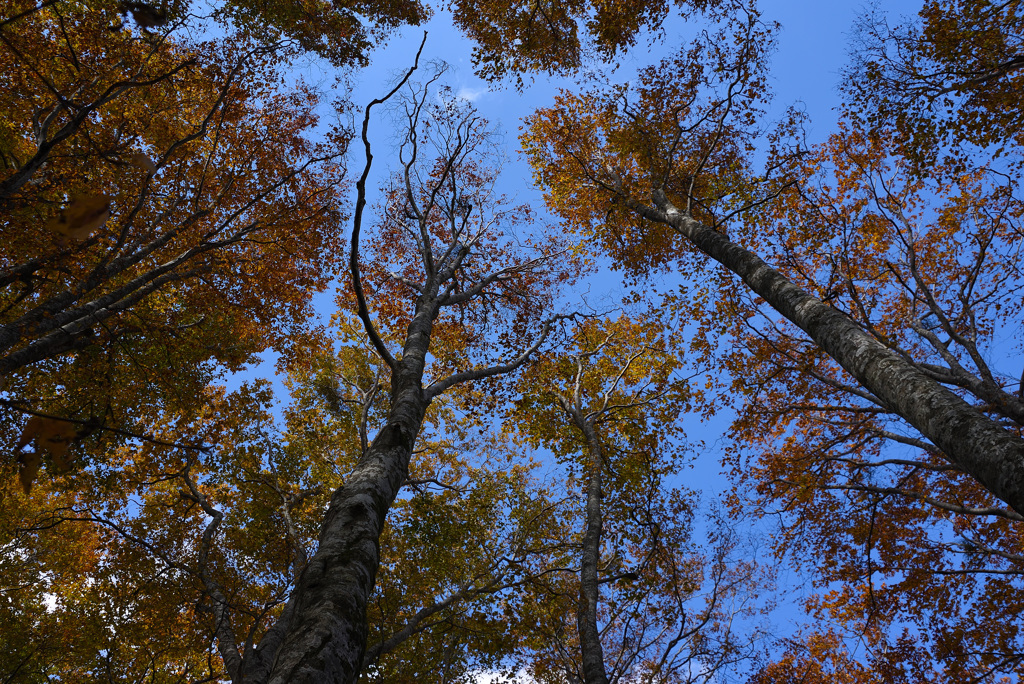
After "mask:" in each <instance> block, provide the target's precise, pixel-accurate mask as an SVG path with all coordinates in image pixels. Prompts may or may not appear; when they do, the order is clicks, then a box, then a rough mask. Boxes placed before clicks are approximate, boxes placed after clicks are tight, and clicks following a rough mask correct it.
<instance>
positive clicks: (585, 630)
mask: <svg viewBox="0 0 1024 684" xmlns="http://www.w3.org/2000/svg"><path fill="white" fill-rule="evenodd" d="M573 419H574V420H575V421H576V425H577V426H578V427H579V428H580V430H582V431H583V434H584V436H585V437H586V440H587V452H588V455H589V456H590V458H589V463H588V468H587V469H588V471H589V472H588V475H587V523H586V530H585V531H584V533H583V553H582V554H581V558H580V598H579V604H578V606H577V608H576V628H577V630H578V631H579V637H580V651H581V655H582V658H583V680H584V681H585V682H586V684H608V675H607V674H606V673H605V669H604V649H603V648H602V647H601V633H600V631H599V630H598V628H597V600H598V590H599V587H600V585H599V583H598V577H597V570H598V566H599V565H600V562H601V525H602V518H601V515H602V514H601V497H602V493H601V472H602V470H603V469H604V458H603V454H602V451H601V443H600V441H599V440H598V438H597V432H596V430H595V429H594V426H593V425H592V424H591V423H590V422H589V421H587V420H586V419H585V418H583V416H580V415H579V414H575V415H573Z"/></svg>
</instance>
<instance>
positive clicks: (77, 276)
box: [0, 8, 347, 488]
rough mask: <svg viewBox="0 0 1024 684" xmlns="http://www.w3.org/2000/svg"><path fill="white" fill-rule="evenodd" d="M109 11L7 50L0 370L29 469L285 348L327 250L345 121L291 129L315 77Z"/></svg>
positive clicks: (52, 20) (23, 38)
mask: <svg viewBox="0 0 1024 684" xmlns="http://www.w3.org/2000/svg"><path fill="white" fill-rule="evenodd" d="M104 19H105V17H104V16H103V15H102V14H99V13H91V12H89V11H87V10H85V9H73V10H72V9H64V8H61V9H60V11H59V12H58V10H57V9H52V10H47V11H46V12H39V13H36V14H33V15H31V16H28V17H25V18H22V19H21V20H19V22H18V24H16V25H17V26H19V27H20V30H19V31H18V32H17V33H16V35H11V37H9V38H7V39H6V42H5V43H4V45H5V46H6V47H7V48H8V49H7V50H5V51H3V52H2V59H4V68H5V69H6V71H7V73H9V74H11V75H12V80H11V81H8V83H10V84H11V86H10V87H11V88H12V89H13V88H16V91H15V90H9V91H8V92H7V94H8V97H5V98H3V105H2V106H3V107H4V117H3V118H4V121H5V124H4V125H5V126H7V134H6V136H5V137H4V138H3V143H0V146H2V148H3V152H2V155H3V157H4V161H3V164H4V165H5V166H6V169H5V170H4V174H3V180H2V181H0V182H2V183H4V186H3V187H4V199H3V200H2V201H3V207H4V211H5V213H4V217H5V221H6V228H5V240H4V243H3V245H2V248H0V249H2V260H3V261H2V267H0V268H2V275H0V286H2V295H0V296H2V302H3V304H2V313H0V349H2V351H0V354H2V356H0V373H2V375H3V376H4V386H5V391H6V393H7V398H6V399H5V400H4V407H5V409H4V413H5V416H6V418H7V419H6V420H5V424H4V429H5V431H6V434H5V437H6V438H7V439H8V443H9V444H11V445H17V446H16V447H15V450H22V456H21V461H22V463H21V465H22V477H23V480H24V483H25V487H26V488H27V487H29V486H31V483H32V481H33V480H34V477H35V475H34V473H35V470H36V469H37V468H38V467H39V465H40V462H41V460H43V457H44V456H47V455H49V456H50V457H57V458H55V459H54V460H55V461H58V462H57V463H56V465H57V466H58V467H64V466H65V465H66V463H63V461H65V460H66V459H65V458H64V457H63V456H59V457H58V451H64V452H66V451H67V449H68V448H69V447H70V446H71V444H72V443H77V442H79V441H80V440H81V439H83V438H86V437H87V436H88V435H90V434H93V435H96V436H95V437H90V439H100V440H102V439H113V438H114V436H115V435H117V434H121V433H127V434H129V435H132V434H143V433H145V432H146V429H147V427H146V425H145V423H143V422H139V421H138V420H137V419H138V418H140V417H141V414H142V413H144V414H146V415H148V416H152V415H153V412H154V411H158V410H160V409H161V408H162V409H167V410H171V411H172V412H173V411H174V410H175V405H179V406H181V405H183V404H185V403H188V402H194V401H195V399H196V397H197V396H202V394H203V391H204V389H203V388H204V387H205V386H206V385H207V384H208V383H209V382H210V380H211V379H212V378H213V377H214V375H215V374H216V373H217V366H218V365H219V367H220V368H221V369H223V368H228V369H237V368H239V367H240V366H241V365H242V364H243V363H245V362H246V361H248V360H249V359H250V358H251V357H252V355H253V354H254V353H256V352H258V351H262V350H263V349H265V348H267V347H274V348H276V349H279V350H284V349H285V348H286V346H287V345H288V344H290V343H291V340H293V339H295V338H296V336H297V335H298V334H299V333H300V332H301V330H302V328H304V324H305V320H306V318H308V316H309V315H310V307H309V303H310V298H311V295H312V292H313V291H316V290H318V289H322V288H323V287H325V286H326V285H327V283H328V282H329V279H330V278H331V277H332V276H333V274H334V273H335V271H336V265H337V263H338V261H339V257H340V254H339V251H338V237H339V233H340V230H341V222H340V218H341V217H340V215H339V214H338V213H337V210H336V208H335V206H336V203H337V201H338V190H339V185H340V184H341V183H342V174H343V168H342V167H341V166H340V164H339V155H341V154H342V153H343V152H344V149H345V143H346V139H347V135H346V134H345V133H344V132H339V133H338V134H337V135H335V136H333V137H331V138H329V139H328V140H326V141H324V142H322V143H313V142H311V141H310V140H309V139H307V138H306V134H307V133H308V131H309V129H310V127H311V126H313V125H314V123H315V122H316V116H315V114H314V109H315V108H316V107H317V105H318V103H319V94H318V93H317V92H315V91H314V90H312V89H309V88H304V87H302V88H299V89H297V90H295V91H291V92H287V91H282V90H281V89H279V88H278V87H277V86H276V85H275V84H274V78H275V76H274V70H275V65H276V64H277V62H278V61H279V56H278V55H279V52H278V49H277V48H274V47H270V48H265V47H260V46H258V45H253V44H251V43H247V42H245V41H237V40H225V41H224V42H222V43H206V44H176V43H173V42H171V41H170V40H168V39H161V40H160V41H158V42H156V43H152V42H150V41H148V40H146V39H143V38H140V37H138V36H134V35H128V34H123V35H122V34H116V35H113V36H110V37H108V35H109V34H110V33H111V32H110V31H109V30H108V26H107V25H106V23H105V21H104ZM3 30H4V31H5V32H11V29H10V28H9V27H8V28H5V29H3ZM5 35H6V33H5ZM101 40H103V41H104V42H105V43H106V44H108V45H109V50H108V51H107V52H102V51H99V52H98V51H96V50H94V49H93V48H92V46H93V45H95V44H96V43H97V42H99V41H101ZM115 57H116V59H115ZM262 79H269V80H268V81H263V80H262ZM261 83H263V84H262V85H260V84H261ZM15 92H16V96H15V94H14V93H15ZM268 120H273V121H274V126H268V125H266V122H267V121H268ZM144 405H145V406H146V407H147V409H148V410H145V411H142V412H141V413H140V411H139V409H140V408H141V407H142V406H144ZM18 414H21V416H23V417H22V418H21V419H20V421H19V420H18V419H16V418H15V417H14V416H17V415H18ZM28 416H34V418H31V419H30V418H28ZM33 421H34V422H33ZM16 425H20V426H22V427H23V430H22V432H21V438H20V440H19V437H18V436H17V434H13V435H12V434H11V432H10V431H12V430H14V428H15V426H16ZM97 430H99V431H100V432H99V433H97ZM117 431H120V433H118V432H117ZM121 436H122V437H123V436H124V435H123V434H121ZM19 442H20V443H19ZM33 443H34V446H35V448H34V449H33V448H31V444H33ZM23 447H26V448H25V449H23ZM49 447H56V448H49Z"/></svg>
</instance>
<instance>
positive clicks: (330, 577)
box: [232, 72, 571, 682]
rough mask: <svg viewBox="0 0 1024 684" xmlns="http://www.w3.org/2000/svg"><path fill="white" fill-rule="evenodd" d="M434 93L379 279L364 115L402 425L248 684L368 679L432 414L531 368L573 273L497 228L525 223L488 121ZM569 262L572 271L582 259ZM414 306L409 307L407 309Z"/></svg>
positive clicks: (386, 226)
mask: <svg viewBox="0 0 1024 684" xmlns="http://www.w3.org/2000/svg"><path fill="white" fill-rule="evenodd" d="M409 75H411V72H410V74H407V76H406V79H404V80H403V81H402V82H401V83H399V85H398V86H396V87H395V89H393V90H392V91H391V93H389V95H388V96H387V97H385V98H383V100H386V99H388V98H389V97H390V96H391V95H393V94H394V93H396V92H397V91H398V90H399V88H400V87H401V86H402V85H404V83H405V81H406V80H408V77H409ZM429 85H430V84H429V83H428V85H427V86H424V87H423V88H421V89H419V90H416V91H414V94H413V96H412V97H410V98H409V99H408V100H407V101H406V104H405V107H404V111H403V118H404V121H405V122H406V124H407V129H406V135H405V137H404V140H403V144H402V147H401V149H400V151H399V159H400V161H401V164H402V168H401V171H400V172H399V174H397V176H396V178H395V181H394V184H393V185H392V187H391V189H390V190H389V192H388V193H387V202H386V204H385V206H384V207H383V211H382V214H381V219H380V232H381V238H382V239H379V240H378V241H377V242H376V243H375V244H374V245H373V248H372V251H373V252H375V253H374V259H373V261H372V262H371V263H373V264H375V265H376V267H375V268H374V269H365V270H366V272H367V275H368V278H367V280H366V282H365V284H364V280H363V275H362V273H363V271H364V268H363V267H362V266H361V259H362V258H363V256H364V255H362V254H361V252H360V249H359V238H360V232H361V228H362V216H363V209H364V206H365V203H366V199H365V197H366V195H365V183H366V178H367V175H368V173H369V164H370V161H371V160H372V156H371V155H370V144H369V140H368V138H367V128H368V126H369V117H370V112H371V109H372V107H373V106H375V105H376V104H380V103H381V102H383V100H378V101H374V102H373V103H371V104H370V105H369V106H368V107H367V109H366V112H365V115H364V117H363V132H362V139H363V144H364V147H365V150H366V153H367V164H366V167H365V168H364V171H363V175H362V177H361V178H360V180H359V181H358V183H357V200H356V209H355V219H354V220H355V227H354V230H353V237H352V253H351V272H352V295H353V298H354V299H355V303H356V305H357V310H358V314H359V317H360V320H362V322H363V325H364V327H365V328H366V332H367V335H368V337H369V339H370V342H371V343H372V345H373V347H374V349H375V350H376V352H377V354H378V355H379V356H380V357H381V359H382V360H383V362H384V364H385V365H386V367H387V369H388V371H389V373H390V376H391V391H390V404H389V408H388V417H387V420H386V422H385V424H384V426H383V427H382V428H381V429H380V431H379V432H378V434H377V436H376V437H375V438H374V439H373V441H372V443H370V445H369V448H368V449H367V451H366V453H365V454H364V455H363V457H362V459H361V461H360V463H359V464H358V466H357V467H356V468H355V469H354V470H353V472H352V473H351V474H350V476H349V477H348V478H347V479H346V481H345V484H344V485H343V486H342V487H340V488H339V489H338V490H336V491H335V493H334V495H332V499H331V505H330V507H329V509H328V511H327V513H326V516H325V519H324V524H323V527H322V529H321V532H320V544H319V547H318V549H317V552H316V553H315V554H314V555H313V556H312V558H310V561H309V563H308V564H307V565H306V568H305V571H304V572H303V574H302V576H301V578H299V582H298V584H297V586H296V589H295V592H294V593H293V595H292V596H291V598H290V599H289V604H288V605H287V606H286V608H285V610H284V613H283V614H282V617H281V618H280V619H279V620H278V622H277V623H276V624H275V626H274V627H272V628H271V629H270V631H268V633H267V635H265V636H264V637H263V640H262V641H261V642H260V647H259V650H258V651H255V652H254V654H253V655H254V656H255V658H252V659H250V660H249V662H247V663H246V664H245V669H244V670H243V671H241V677H243V678H245V679H248V680H252V681H259V680H267V681H271V682H277V681H288V682H300V681H314V680H318V679H320V678H323V677H331V678H335V679H338V680H340V681H354V679H355V678H356V676H357V675H358V673H359V668H360V666H361V664H362V659H363V653H364V649H365V643H366V622H365V619H366V618H365V616H366V605H367V604H366V602H367V599H368V597H369V595H370V593H371V591H372V589H373V584H374V579H375V576H376V572H377V568H378V565H379V558H380V556H379V553H380V551H379V538H380V534H381V531H382V529H383V524H384V516H385V514H386V513H387V511H388V509H389V508H390V507H391V504H392V503H393V501H394V499H395V497H396V495H397V493H398V490H399V488H400V487H401V485H402V483H403V482H404V481H405V479H406V477H407V475H408V466H409V459H410V456H411V454H412V452H413V449H414V446H415V443H416V438H417V435H418V433H419V431H420V427H421V425H422V422H423V419H424V416H425V414H426V411H427V408H428V407H429V405H430V403H431V402H432V401H433V399H434V398H435V397H437V396H438V395H440V394H441V393H442V392H444V391H445V390H447V389H448V388H450V387H455V386H457V385H462V384H464V383H468V382H477V381H483V380H486V379H488V378H491V377H494V376H498V375H501V374H505V373H509V372H511V371H514V370H515V369H517V368H518V367H520V366H522V365H523V364H524V363H526V361H527V360H528V359H529V357H530V356H531V355H532V354H533V353H534V352H535V351H536V350H537V349H538V347H539V346H540V345H541V344H542V343H543V341H544V339H545V338H546V337H547V335H548V334H549V332H550V330H551V327H552V325H553V324H554V322H555V320H556V318H557V317H556V318H547V319H545V320H543V321H537V319H538V318H539V317H540V315H541V312H542V311H543V310H545V309H546V308H548V307H549V306H550V304H549V301H550V300H549V299H548V297H549V296H550V295H549V292H550V288H549V286H548V283H550V282H552V280H551V279H553V278H556V277H559V276H561V277H562V278H567V277H568V274H567V273H566V272H565V271H561V272H560V273H555V272H554V271H549V272H547V273H545V272H543V271H542V270H541V269H542V268H549V269H550V268H552V267H553V264H551V263H550V259H551V256H552V252H551V251H550V247H548V248H547V250H544V249H543V248H544V245H540V246H538V252H537V254H536V256H534V257H532V258H523V257H520V256H518V255H517V254H516V250H515V243H514V242H513V241H512V240H510V239H509V238H507V237H503V236H502V235H501V234H500V233H495V230H496V228H497V226H498V225H500V224H504V225H506V226H510V227H511V226H514V225H516V223H518V222H520V221H522V220H523V219H524V218H525V217H524V216H523V215H522V214H521V213H517V212H516V211H505V210H503V209H501V208H499V207H500V204H496V203H495V201H494V200H495V198H494V197H493V194H492V193H493V190H492V182H493V174H492V172H491V171H489V170H488V169H487V168H486V167H485V166H483V165H482V164H481V160H480V158H479V157H478V156H477V155H479V154H482V153H484V152H486V151H487V146H488V140H489V136H488V133H487V127H486V124H485V122H483V121H482V120H481V119H479V118H478V117H477V116H476V115H474V114H473V113H472V111H471V110H469V109H467V108H465V107H463V106H462V105H460V104H459V103H457V102H455V101H452V100H442V102H441V103H438V104H434V105H431V104H429V101H428V96H427V93H428V92H429V87H428V86H429ZM431 147H433V150H434V154H435V155H436V156H434V157H433V158H428V159H424V158H423V154H424V153H423V149H424V148H426V149H430V148H431ZM385 264H394V268H393V270H392V271H385ZM563 265H565V266H566V267H569V268H571V266H570V265H569V263H568V262H563ZM367 286H369V287H372V288H373V291H374V293H375V294H376V295H377V297H376V299H374V300H373V301H380V302H381V304H382V305H383V306H382V314H383V315H382V316H381V318H380V319H379V321H380V323H378V324H375V323H374V321H373V320H372V318H371V316H370V314H369V309H368V305H367V296H366V287H367ZM391 293H394V294H393V295H392V296H388V295H389V294H391ZM403 301H404V302H408V303H409V304H408V306H409V308H408V309H405V310H400V309H399V310H395V309H397V307H398V303H399V302H403ZM389 305H390V306H393V307H394V309H389V308H387V307H388V306H389ZM534 321H536V323H535V324H534V325H536V327H535V328H534V329H533V333H532V334H533V340H532V342H530V341H528V342H526V346H525V347H518V345H519V344H522V342H521V340H529V337H528V336H529V335H530V334H531V333H530V326H531V323H532V322H534ZM378 326H380V328H379V327H378ZM403 329H404V330H403ZM381 330H383V333H382V332H381ZM442 337H447V341H448V344H447V345H445V346H443V347H435V346H431V339H432V338H442ZM390 340H395V341H397V342H398V343H399V344H400V345H401V347H402V353H401V356H400V357H396V356H395V355H394V354H393V353H392V352H391V351H390V349H389V348H388V341H390ZM510 353H511V358H508V355H509V354H510ZM428 354H431V355H434V356H435V358H436V361H434V362H433V363H430V365H429V369H430V372H431V374H436V375H433V377H432V379H431V380H429V381H426V382H425V375H424V373H425V372H427V369H428V361H429V359H428ZM426 377H431V376H426ZM232 676H233V677H236V678H237V677H239V673H238V672H232Z"/></svg>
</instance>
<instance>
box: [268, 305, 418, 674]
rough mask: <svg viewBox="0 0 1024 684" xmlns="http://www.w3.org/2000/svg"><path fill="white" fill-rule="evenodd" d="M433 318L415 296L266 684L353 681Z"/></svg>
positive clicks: (408, 451)
mask: <svg viewBox="0 0 1024 684" xmlns="http://www.w3.org/2000/svg"><path fill="white" fill-rule="evenodd" d="M434 316H436V301H434V300H428V299H426V298H424V297H421V298H420V300H419V302H418V303H417V313H416V316H415V317H414V318H413V321H412V324H411V325H410V327H409V336H408V339H407V342H406V345H405V350H404V353H403V355H402V359H401V361H398V362H397V364H396V368H395V374H394V376H393V380H392V403H391V411H390V414H389V415H388V421H387V423H386V425H385V426H384V428H383V429H382V430H381V431H380V433H379V434H378V435H377V437H376V438H375V439H374V440H373V443H372V444H371V445H370V448H369V449H368V450H367V452H366V453H365V455H364V456H363V458H362V459H361V460H360V462H359V465H358V466H357V467H356V470H355V472H354V473H353V474H352V476H351V477H350V478H349V480H348V481H347V482H346V483H345V484H344V485H343V486H341V487H340V488H339V489H338V490H337V491H335V492H334V495H333V496H332V497H331V503H330V507H329V508H328V511H327V515H326V517H325V520H324V524H323V527H322V529H321V532H320V545H319V548H318V549H317V551H316V553H315V554H314V555H313V557H312V558H311V559H310V560H309V563H308V564H307V565H306V569H305V571H304V572H303V573H302V577H301V579H300V581H299V583H298V585H297V586H296V589H295V592H294V594H293V596H292V598H291V599H290V601H289V603H293V604H294V612H293V616H292V620H291V625H289V628H288V633H287V636H286V637H285V638H284V641H283V643H282V644H281V646H280V650H279V651H278V653H277V656H276V658H275V661H274V665H273V668H272V670H271V672H270V676H269V679H268V680H267V681H269V682H270V683H271V684H303V683H308V684H312V683H313V682H354V681H355V680H356V679H357V678H358V676H359V671H360V668H361V665H362V662H363V655H364V651H365V649H366V637H367V626H366V604H367V600H368V598H369V595H370V592H371V591H372V590H373V585H374V582H375V580H376V576H377V568H378V566H379V564H380V546H379V537H380V533H381V530H382V529H383V526H384V518H385V516H386V515H387V511H388V509H389V508H390V507H391V504H392V502H393V501H394V500H395V497H396V496H397V494H398V490H399V488H400V487H401V486H402V483H403V482H404V481H405V478H406V476H407V474H408V468H409V459H410V457H411V456H412V450H413V445H414V444H415V441H416V435H417V433H418V432H419V430H420V426H421V424H422V422H423V417H424V415H425V414H426V410H427V407H428V405H429V403H430V400H429V398H428V397H427V396H426V394H425V393H424V391H423V388H422V378H423V368H424V363H425V359H426V353H427V349H428V348H429V345H430V333H431V330H432V327H433V320H434Z"/></svg>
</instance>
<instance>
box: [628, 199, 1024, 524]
mask: <svg viewBox="0 0 1024 684" xmlns="http://www.w3.org/2000/svg"><path fill="white" fill-rule="evenodd" d="M654 201H655V204H656V205H657V206H658V209H652V208H651V207H648V206H645V205H643V204H640V203H638V202H635V201H629V205H630V207H631V208H632V209H634V210H636V211H637V212H639V213H641V214H642V215H644V217H645V218H648V219H651V220H654V221H657V222H660V223H664V224H667V225H669V226H671V227H672V228H673V229H674V230H675V231H676V232H677V233H679V234H680V235H681V236H683V237H684V238H686V239H687V240H688V241H689V242H690V243H692V244H693V245H694V246H695V247H696V248H697V249H699V250H700V251H701V252H703V253H704V254H706V255H707V256H709V257H711V258H712V259H714V260H715V261H717V262H719V263H720V264H722V265H723V266H725V267H726V268H728V269H729V270H730V271H732V272H733V273H735V274H736V275H738V276H739V277H740V278H742V279H743V281H744V282H745V283H746V284H747V285H749V286H750V288H751V289H752V290H753V291H754V292H756V293H757V294H758V295H760V296H761V297H762V298H764V300H765V301H766V302H768V304H769V305H771V306H772V307H773V308H774V309H775V310H776V311H778V312H779V313H781V314H782V315H783V316H785V317H786V318H787V319H789V320H790V321H792V322H793V323H794V324H796V325H798V326H799V327H800V328H801V329H803V330H804V331H805V332H806V333H807V334H808V335H809V336H810V337H811V339H812V340H814V341H815V342H816V343H817V344H818V345H819V346H820V347H821V348H822V349H823V350H824V351H825V352H826V353H827V354H829V356H831V357H832V358H833V359H835V360H836V361H837V362H838V363H839V365H840V366H842V367H843V368H845V369H846V370H847V371H848V372H849V373H850V374H851V375H852V376H853V377H854V378H856V379H857V381H858V382H860V383H861V384H862V385H863V386H864V387H865V388H867V389H868V390H869V391H871V392H872V393H873V394H874V395H875V396H876V397H878V398H879V399H880V400H881V401H882V402H883V403H884V404H885V405H886V406H887V407H888V408H889V409H890V410H891V411H893V412H894V413H896V414H898V415H900V416H902V417H903V418H904V419H905V420H906V421H907V422H908V423H910V424H911V425H913V426H914V427H915V428H917V429H918V430H919V431H920V432H921V434H923V435H924V436H925V437H927V438H928V439H929V440H931V441H932V443H933V444H935V445H936V446H937V447H938V448H939V449H941V450H942V452H943V453H944V454H945V455H946V457H947V458H948V459H949V460H950V462H951V463H953V464H954V465H955V466H957V467H958V468H960V469H961V470H963V471H964V472H966V473H968V474H969V475H971V476H972V477H974V479H976V480H977V481H978V482H979V483H981V485H982V486H984V487H985V488H986V489H988V490H989V491H990V492H992V494H994V495H995V496H996V497H998V498H999V499H1001V500H1002V501H1004V502H1006V503H1007V504H1009V506H1010V507H1011V508H1013V509H1014V510H1015V511H1017V512H1018V513H1021V514H1024V440H1022V439H1021V438H1020V437H1017V436H1015V435H1013V434H1012V433H1010V432H1008V431H1007V430H1005V429H1003V428H1002V427H1000V426H999V425H998V424H997V423H995V422H994V421H993V420H991V419H989V418H988V417H986V416H985V415H983V414H982V413H981V412H980V411H978V410H977V409H975V408H973V407H972V406H970V405H969V404H968V403H967V402H966V401H964V400H963V399H961V398H960V397H958V396H957V395H955V394H953V393H952V392H950V391H949V390H948V389H946V388H945V387H943V386H942V385H940V384H938V383H937V382H935V381H934V380H932V379H931V378H929V377H928V376H926V375H925V374H924V373H922V372H921V371H920V370H919V369H918V368H916V367H915V366H914V365H913V364H912V363H910V362H909V361H907V360H906V359H904V358H903V357H902V356H900V355H899V354H897V353H896V352H894V351H892V350H891V349H889V348H888V347H886V346H885V345H883V344H881V343H880V342H879V341H878V340H876V339H875V338H874V337H872V336H871V335H869V334H868V333H867V332H865V331H864V329H863V328H861V327H860V326H859V325H858V324H857V323H855V322H854V321H853V320H851V319H850V318H849V317H847V316H845V315H844V314H842V313H840V312H839V311H837V310H836V309H833V308H832V307H830V306H828V305H827V304H825V303H824V302H822V301H821V300H819V299H817V298H816V297H813V296H811V295H810V294H808V293H807V292H805V291H803V290H801V289H800V288H799V287H797V286H796V285H795V284H793V282H791V281H790V280H789V279H787V278H786V277H785V276H783V275H782V274H781V273H779V272H778V271H776V270H775V269H773V268H771V267H770V266H768V264H766V263H765V262H764V261H762V260H761V259H760V258H759V257H758V256H757V255H756V254H754V253H753V252H750V251H748V250H746V249H744V248H742V247H740V246H739V245H737V244H735V243H733V242H731V241H730V240H729V239H728V238H727V237H725V236H724V235H723V234H721V233H719V232H718V231H715V230H712V229H711V228H708V227H707V226H704V225H702V224H701V223H700V222H698V221H696V220H694V219H693V218H691V217H690V216H688V215H684V214H682V213H680V212H679V211H678V210H677V209H676V208H675V207H673V206H672V205H671V204H670V203H669V202H668V200H667V198H666V197H665V195H664V193H663V192H661V191H660V190H658V191H655V197H654Z"/></svg>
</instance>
